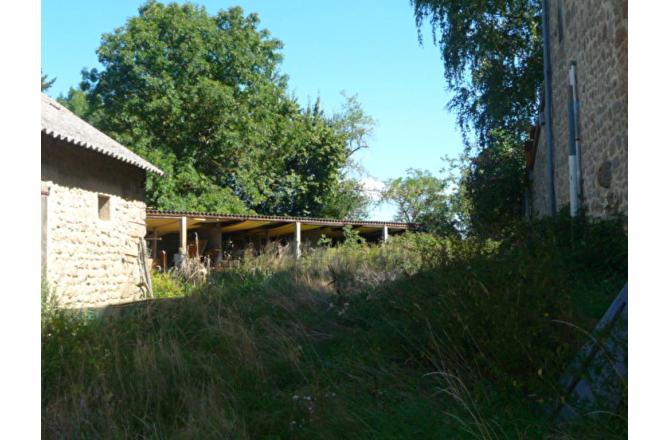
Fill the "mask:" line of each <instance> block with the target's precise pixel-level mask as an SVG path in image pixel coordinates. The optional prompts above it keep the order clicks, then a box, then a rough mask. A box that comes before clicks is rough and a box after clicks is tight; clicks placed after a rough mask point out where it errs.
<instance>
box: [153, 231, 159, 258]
mask: <svg viewBox="0 0 668 440" xmlns="http://www.w3.org/2000/svg"><path fill="white" fill-rule="evenodd" d="M151 258H152V259H153V261H158V230H157V229H154V230H153V241H152V242H151Z"/></svg>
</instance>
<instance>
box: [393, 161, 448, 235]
mask: <svg viewBox="0 0 668 440" xmlns="http://www.w3.org/2000/svg"><path fill="white" fill-rule="evenodd" d="M406 174H407V175H406V177H399V178H396V179H391V180H389V181H387V182H386V183H385V190H384V191H383V199H384V200H386V201H389V202H391V203H394V204H396V206H397V211H398V212H397V214H396V216H395V220H397V221H402V222H407V223H423V222H425V220H427V223H429V221H428V220H429V218H430V217H432V216H434V215H435V212H438V211H439V210H442V209H443V208H444V207H445V205H446V196H445V188H444V183H443V181H442V180H440V179H438V178H437V177H434V176H432V175H431V173H430V172H429V171H425V170H416V169H409V170H408V171H407V172H406Z"/></svg>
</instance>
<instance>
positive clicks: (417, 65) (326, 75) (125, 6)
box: [41, 0, 463, 220]
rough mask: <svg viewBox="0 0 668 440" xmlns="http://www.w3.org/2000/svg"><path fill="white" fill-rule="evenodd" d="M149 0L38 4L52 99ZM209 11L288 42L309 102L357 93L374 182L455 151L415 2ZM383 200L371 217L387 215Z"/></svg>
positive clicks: (267, 3)
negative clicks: (237, 16) (251, 21)
mask: <svg viewBox="0 0 668 440" xmlns="http://www.w3.org/2000/svg"><path fill="white" fill-rule="evenodd" d="M142 3H143V1H131V0H114V1H110V0H96V1H94V2H90V1H85V2H84V1H81V0H42V37H41V41H42V69H43V71H44V73H47V74H48V75H49V77H51V78H53V77H56V78H57V80H56V82H55V84H54V86H53V87H52V88H51V89H50V90H49V94H50V95H52V96H54V97H56V96H58V95H59V94H60V93H66V92H67V90H68V89H69V87H71V86H76V85H77V84H78V83H79V81H80V80H81V75H80V72H81V69H82V68H84V67H87V68H91V67H99V64H98V62H97V56H96V54H95V50H96V49H97V47H98V46H99V44H100V36H101V35H102V33H104V32H111V31H112V30H113V29H115V28H117V27H119V26H122V25H123V24H124V23H125V21H126V20H127V18H129V17H130V16H133V15H136V13H137V7H138V6H139V5H140V4H142ZM195 3H198V4H201V5H204V6H205V7H206V8H207V10H208V12H209V13H210V14H213V13H215V12H217V11H218V10H220V9H223V8H228V7H230V6H235V5H239V6H241V7H242V8H243V9H244V11H245V12H246V13H248V12H257V13H258V14H259V16H260V19H261V27H263V28H267V29H268V30H269V31H270V32H271V34H272V36H273V37H275V38H278V39H280V40H281V41H283V43H284V48H283V50H282V53H283V56H284V61H283V65H282V70H283V72H284V73H286V74H287V75H288V76H289V77H290V81H289V84H290V89H291V90H292V92H293V93H294V94H295V95H296V96H297V97H298V98H299V100H300V101H301V102H302V103H303V104H306V103H307V102H309V101H310V102H313V101H314V100H315V99H316V98H317V97H318V96H319V97H320V99H321V103H322V106H323V108H324V109H325V110H326V111H328V112H330V113H331V112H334V111H336V110H338V109H339V108H340V106H341V104H342V102H343V98H342V97H341V95H340V92H341V91H344V90H345V91H346V93H347V94H349V95H350V94H357V95H358V98H359V101H360V102H361V103H362V106H363V107H364V109H365V111H366V112H367V113H368V114H370V115H371V116H372V117H373V118H374V119H375V120H376V121H377V125H376V128H375V133H374V136H373V137H372V139H371V141H370V148H369V149H368V150H366V151H363V152H360V153H358V156H357V159H358V160H359V161H360V162H361V163H362V165H363V166H364V168H365V169H366V170H367V171H368V173H369V175H370V176H372V178H373V179H375V180H378V181H385V180H387V179H389V178H394V177H400V176H402V175H403V174H404V173H405V171H406V169H408V168H422V169H427V170H430V171H432V172H433V173H435V174H438V173H439V171H440V169H441V168H442V167H443V162H442V160H441V158H442V157H443V156H445V155H448V156H454V155H458V154H459V153H460V152H461V151H462V149H463V146H462V141H461V135H460V133H459V131H458V130H457V128H456V123H455V115H454V114H451V113H450V112H448V111H447V110H446V109H445V106H446V104H447V102H448V100H449V96H450V95H449V93H448V92H446V90H445V79H444V78H443V66H442V64H441V59H440V56H439V52H438V49H437V48H436V47H435V46H434V44H433V43H432V39H431V30H430V29H429V28H425V29H424V34H425V41H424V45H423V46H420V45H419V43H418V36H417V28H416V26H415V19H414V16H413V11H412V8H411V6H410V2H409V0H385V1H382V0H364V1H359V0H357V1H350V0H338V1H336V2H324V1H304V0H255V1H253V0H249V1H198V2H195ZM393 214H394V208H393V207H392V206H387V205H381V206H379V207H377V208H375V209H374V210H373V212H372V213H371V216H370V217H371V218H373V219H381V220H384V219H390V218H391V217H392V215H393Z"/></svg>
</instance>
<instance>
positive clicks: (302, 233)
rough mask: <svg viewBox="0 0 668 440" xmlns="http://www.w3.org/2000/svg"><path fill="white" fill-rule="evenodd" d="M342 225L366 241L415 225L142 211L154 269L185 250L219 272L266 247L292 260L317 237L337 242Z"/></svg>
mask: <svg viewBox="0 0 668 440" xmlns="http://www.w3.org/2000/svg"><path fill="white" fill-rule="evenodd" d="M346 227H349V228H351V230H354V231H356V232H357V233H358V234H359V236H360V237H362V238H364V239H365V240H367V241H369V242H381V241H387V240H388V239H389V238H390V236H391V235H394V234H401V233H404V232H405V231H408V230H411V229H414V228H415V225H412V224H410V223H399V222H381V221H364V220H341V219H328V218H309V217H280V216H266V215H235V214H220V213H205V212H184V211H160V210H155V209H148V210H147V212H146V230H147V237H146V238H147V241H148V242H149V243H150V249H151V256H152V257H153V264H154V266H158V267H160V268H169V267H172V266H173V265H175V264H177V263H178V261H179V259H180V258H181V256H182V255H185V254H186V252H187V254H188V255H189V256H190V257H195V256H198V257H201V258H204V259H206V260H207V262H209V263H210V264H211V266H212V267H214V268H219V269H224V268H227V267H230V266H234V265H236V264H238V262H239V261H240V260H241V259H242V258H243V256H244V254H246V253H247V252H249V251H250V252H254V253H259V252H262V251H263V250H264V249H267V248H268V246H269V245H272V244H273V245H275V247H274V248H273V249H276V250H277V251H278V252H281V253H289V254H291V255H294V256H295V257H297V258H298V257H299V256H300V254H301V251H302V249H303V248H305V247H310V246H314V245H316V244H317V243H318V241H320V239H321V238H322V237H323V236H324V237H326V238H327V239H329V240H331V242H332V243H337V242H340V241H342V240H343V239H344V236H345V235H344V232H345V231H344V228H346Z"/></svg>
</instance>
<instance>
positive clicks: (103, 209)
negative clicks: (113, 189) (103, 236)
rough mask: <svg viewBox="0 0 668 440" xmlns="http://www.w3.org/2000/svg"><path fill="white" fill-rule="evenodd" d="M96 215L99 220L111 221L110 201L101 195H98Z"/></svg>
mask: <svg viewBox="0 0 668 440" xmlns="http://www.w3.org/2000/svg"><path fill="white" fill-rule="evenodd" d="M97 214H98V217H99V218H100V220H110V219H111V199H110V197H109V196H103V195H102V194H98V196H97Z"/></svg>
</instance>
